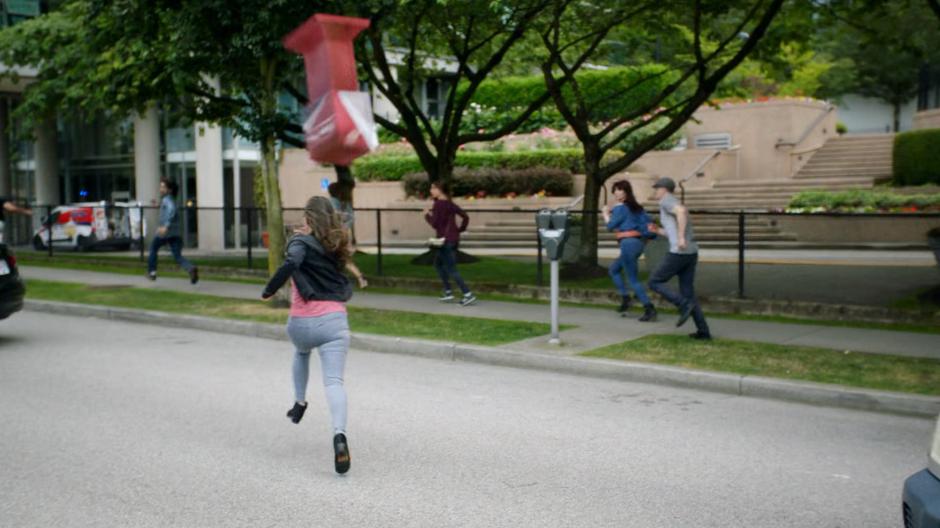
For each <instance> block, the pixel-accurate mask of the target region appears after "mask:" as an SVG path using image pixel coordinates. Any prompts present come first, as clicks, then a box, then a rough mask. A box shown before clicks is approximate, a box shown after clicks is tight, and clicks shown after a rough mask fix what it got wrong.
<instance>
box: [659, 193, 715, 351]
mask: <svg viewBox="0 0 940 528" xmlns="http://www.w3.org/2000/svg"><path fill="white" fill-rule="evenodd" d="M653 188H654V189H655V190H656V199H657V200H659V222H660V223H661V224H662V227H657V228H656V229H655V231H656V232H657V233H658V234H660V235H664V236H666V237H668V238H669V253H667V254H666V257H665V258H664V259H663V261H662V263H661V264H660V265H659V267H658V268H656V270H655V271H654V272H653V274H652V275H651V276H650V280H649V288H650V289H651V290H653V291H654V292H656V293H658V294H660V295H661V296H662V297H663V298H664V299H666V300H667V301H669V302H671V303H672V304H674V305H676V307H677V308H679V320H678V322H677V323H676V326H682V325H683V324H685V322H686V321H688V320H689V317H692V320H693V321H695V328H696V331H695V333H693V334H689V337H692V338H693V339H711V332H710V331H709V329H708V323H707V322H706V321H705V314H703V313H702V309H701V308H700V307H699V305H698V301H697V300H696V299H695V267H696V265H697V264H698V244H696V243H695V233H694V232H693V230H692V220H691V219H690V218H689V210H688V209H686V208H685V206H684V205H682V204H681V203H680V202H679V200H678V199H676V197H675V195H674V194H672V193H673V192H674V191H675V190H676V182H674V181H673V180H672V179H671V178H660V179H659V180H657V181H656V183H655V184H654V185H653ZM673 277H678V278H679V292H678V293H676V292H675V291H673V290H672V289H671V288H669V287H668V286H667V283H668V282H669V281H670V280H671V279H672V278H673Z"/></svg>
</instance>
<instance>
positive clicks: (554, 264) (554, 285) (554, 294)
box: [548, 259, 561, 345]
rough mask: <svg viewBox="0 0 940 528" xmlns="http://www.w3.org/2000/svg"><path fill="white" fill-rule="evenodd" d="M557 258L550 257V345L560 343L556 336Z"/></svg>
mask: <svg viewBox="0 0 940 528" xmlns="http://www.w3.org/2000/svg"><path fill="white" fill-rule="evenodd" d="M558 268H559V264H558V260H557V259H552V263H551V266H550V273H551V281H552V286H551V310H552V335H551V338H550V339H549V340H548V343H549V344H550V345H560V344H561V338H560V337H558Z"/></svg>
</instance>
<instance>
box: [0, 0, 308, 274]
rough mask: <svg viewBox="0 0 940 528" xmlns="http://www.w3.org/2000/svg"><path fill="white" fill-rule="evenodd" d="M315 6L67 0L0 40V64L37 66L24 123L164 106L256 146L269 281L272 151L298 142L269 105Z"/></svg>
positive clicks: (273, 247) (274, 250) (296, 74)
mask: <svg viewBox="0 0 940 528" xmlns="http://www.w3.org/2000/svg"><path fill="white" fill-rule="evenodd" d="M318 8H322V6H321V5H319V4H317V3H304V2H294V1H288V0H238V1H228V0H226V1H222V0H198V1H197V0H166V1H163V0H158V1H153V2H151V1H144V0H72V1H70V2H66V3H65V4H64V5H62V6H61V7H60V8H59V9H58V10H55V11H52V12H50V13H47V14H44V15H42V16H40V17H38V18H36V19H34V20H30V21H27V22H24V23H22V24H20V25H18V26H15V27H13V28H8V29H4V30H3V31H0V60H2V61H3V62H5V63H7V64H20V65H36V66H38V68H39V78H38V81H37V82H36V83H33V84H32V85H30V86H29V87H28V88H27V90H26V92H25V93H24V99H23V103H22V104H21V105H19V106H18V109H17V113H18V115H17V117H18V118H20V119H23V120H24V121H25V122H38V121H39V120H42V119H44V118H45V117H47V116H48V115H50V114H55V113H58V114H59V115H62V116H66V117H67V116H70V115H71V116H75V115H79V114H78V113H79V112H96V111H106V112H108V113H111V114H113V115H118V116H124V115H127V114H128V113H129V112H132V111H139V110H142V109H143V108H145V107H146V106H147V105H149V104H154V103H167V105H168V106H169V107H173V108H175V109H177V110H178V111H179V113H181V114H182V115H184V116H185V117H186V118H188V119H190V120H205V121H211V122H216V123H219V124H222V125H224V126H228V127H230V128H232V129H233V130H234V131H235V132H236V133H237V134H238V135H239V136H241V137H244V138H246V139H248V140H250V141H255V142H257V143H258V144H259V145H260V147H261V154H262V156H261V158H262V160H261V174H262V178H261V180H262V182H263V187H264V200H265V211H266V224H267V228H268V233H269V242H270V244H269V247H270V251H269V255H270V257H269V259H268V266H269V268H270V271H272V272H273V270H274V269H276V268H277V266H278V265H279V264H280V262H281V260H282V258H283V248H284V238H285V233H284V223H283V216H282V207H281V195H280V186H279V183H278V177H277V166H276V152H275V150H276V145H277V142H278V140H281V141H285V142H289V143H291V144H295V145H301V146H302V145H303V143H302V141H299V140H298V138H297V135H296V133H298V132H300V130H301V129H300V125H299V124H298V119H299V117H300V116H298V115H294V113H293V112H291V111H290V109H289V108H285V107H284V106H283V105H280V104H279V94H281V93H282V92H283V91H284V90H285V89H291V88H292V86H293V83H294V82H296V81H297V80H298V79H299V78H300V76H301V75H302V66H301V61H300V59H299V58H298V57H297V56H296V55H294V54H292V53H289V52H287V51H286V50H285V49H284V48H283V46H282V44H281V40H280V39H281V37H282V36H283V35H285V34H286V33H288V32H289V31H291V30H292V29H294V28H295V27H296V26H297V25H299V24H300V23H301V22H303V21H304V20H306V18H307V17H309V16H310V15H311V14H313V12H314V11H316V10H317V9H318ZM291 91H294V92H295V93H296V90H291ZM300 95H301V97H302V94H300Z"/></svg>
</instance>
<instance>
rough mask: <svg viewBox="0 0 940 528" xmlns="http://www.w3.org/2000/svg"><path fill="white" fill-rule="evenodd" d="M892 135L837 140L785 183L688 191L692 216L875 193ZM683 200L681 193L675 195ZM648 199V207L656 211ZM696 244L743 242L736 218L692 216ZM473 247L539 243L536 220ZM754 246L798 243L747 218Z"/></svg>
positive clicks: (493, 230)
mask: <svg viewBox="0 0 940 528" xmlns="http://www.w3.org/2000/svg"><path fill="white" fill-rule="evenodd" d="M893 142H894V135H893V134H872V135H860V136H843V137H836V138H832V139H830V140H829V141H827V142H826V144H825V145H823V147H822V148H820V149H819V150H817V151H815V152H814V153H811V154H808V155H811V158H810V159H809V161H807V162H806V164H805V165H804V166H803V167H802V168H801V169H800V170H799V172H797V174H795V175H794V177H793V178H790V179H786V180H779V179H746V180H736V181H727V180H725V181H719V182H718V183H716V184H715V186H714V187H710V188H707V189H689V190H686V192H685V204H686V206H688V207H689V208H690V209H692V210H701V211H716V212H717V211H722V210H730V211H737V210H741V209H744V210H748V209H753V210H767V209H783V208H785V207H786V206H787V205H788V204H789V202H790V198H791V197H792V196H793V195H794V194H796V193H798V192H800V191H805V190H842V189H858V188H871V187H872V186H874V184H875V182H876V181H879V180H884V179H889V178H890V177H891V153H892V148H893V144H894V143H893ZM676 192H677V194H678V192H679V191H678V190H677V191H676ZM651 198H652V197H649V198H648V199H647V200H646V202H645V203H644V205H645V206H646V207H647V208H648V209H656V204H655V202H653V201H652V200H651ZM692 222H693V225H694V226H695V235H696V238H697V239H698V240H699V241H700V242H702V244H703V245H704V246H707V247H730V246H734V245H736V243H737V240H738V219H737V215H735V214H699V215H693V217H692ZM598 227H599V229H600V230H601V246H602V247H616V240H615V239H614V237H613V235H611V234H610V233H607V232H606V229H604V228H603V226H598ZM463 241H464V242H463V244H464V245H466V246H468V247H518V246H520V245H531V244H534V243H535V226H534V221H533V219H532V218H530V217H528V216H526V215H524V216H523V217H520V218H509V217H507V218H505V219H500V220H499V221H494V222H489V223H486V224H484V225H478V226H473V225H472V224H471V227H470V228H469V230H468V232H467V233H466V235H465V236H464V238H463ZM747 242H748V245H749V246H755V245H756V246H773V245H774V244H783V245H787V244H793V243H795V242H797V240H796V237H795V236H794V235H793V234H792V233H786V232H783V231H781V230H780V229H779V227H778V226H777V223H776V221H775V220H774V219H773V218H772V217H755V216H750V217H748V218H747Z"/></svg>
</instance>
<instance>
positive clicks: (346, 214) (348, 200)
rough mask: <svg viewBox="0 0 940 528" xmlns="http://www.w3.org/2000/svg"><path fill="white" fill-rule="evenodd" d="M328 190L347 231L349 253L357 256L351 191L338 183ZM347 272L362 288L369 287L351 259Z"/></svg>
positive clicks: (334, 207) (332, 184)
mask: <svg viewBox="0 0 940 528" xmlns="http://www.w3.org/2000/svg"><path fill="white" fill-rule="evenodd" d="M326 190H327V192H328V193H329V194H330V203H331V204H333V209H335V210H336V212H337V213H338V214H339V217H340V218H341V219H342V220H343V227H344V228H345V229H346V231H347V233H346V236H347V237H349V253H350V254H351V255H355V254H356V242H355V240H356V238H355V236H354V229H355V225H356V211H355V210H354V209H353V206H352V192H351V189H349V187H346V186H343V185H340V184H339V183H338V182H333V183H331V184H330V185H329V186H328V187H327V189H326ZM346 270H347V271H349V272H350V273H352V275H353V277H355V278H356V282H358V283H359V287H360V288H366V287H367V286H369V281H367V280H366V276H365V275H363V274H362V271H361V270H360V269H359V266H356V263H355V262H353V261H352V259H351V258H350V259H349V261H348V262H347V263H346Z"/></svg>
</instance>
